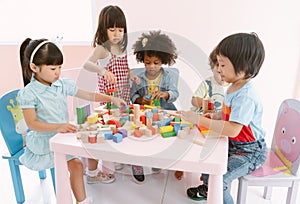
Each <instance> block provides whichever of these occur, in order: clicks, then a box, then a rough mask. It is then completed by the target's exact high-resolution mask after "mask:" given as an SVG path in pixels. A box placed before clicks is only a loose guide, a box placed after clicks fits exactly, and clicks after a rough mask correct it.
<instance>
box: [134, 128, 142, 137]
mask: <svg viewBox="0 0 300 204" xmlns="http://www.w3.org/2000/svg"><path fill="white" fill-rule="evenodd" d="M133 136H135V137H142V133H141V131H139V129H138V128H136V129H135V130H134V132H133Z"/></svg>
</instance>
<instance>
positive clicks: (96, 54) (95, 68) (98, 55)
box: [83, 46, 117, 84]
mask: <svg viewBox="0 0 300 204" xmlns="http://www.w3.org/2000/svg"><path fill="white" fill-rule="evenodd" d="M107 56H108V51H107V50H106V49H105V48H104V47H103V46H97V47H95V49H94V50H93V52H92V54H91V56H90V57H89V58H88V60H87V61H86V62H85V63H84V64H83V68H84V69H86V70H88V71H90V72H97V73H99V74H100V75H102V76H104V79H105V80H107V81H108V83H111V84H115V83H116V80H117V79H116V77H115V75H114V74H113V73H112V72H109V71H107V70H106V69H105V68H104V67H100V66H99V65H97V64H96V62H97V60H98V59H103V58H105V57H107Z"/></svg>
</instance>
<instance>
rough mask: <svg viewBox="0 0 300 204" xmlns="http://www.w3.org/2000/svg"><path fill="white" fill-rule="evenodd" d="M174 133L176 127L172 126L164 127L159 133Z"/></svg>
mask: <svg viewBox="0 0 300 204" xmlns="http://www.w3.org/2000/svg"><path fill="white" fill-rule="evenodd" d="M173 131H174V127H173V126H171V125H168V126H162V127H160V128H159V132H160V134H162V133H164V132H173Z"/></svg>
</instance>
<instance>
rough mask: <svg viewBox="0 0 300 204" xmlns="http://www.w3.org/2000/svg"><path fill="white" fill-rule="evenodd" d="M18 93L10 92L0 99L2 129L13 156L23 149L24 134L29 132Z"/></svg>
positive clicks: (0, 123) (0, 124)
mask: <svg viewBox="0 0 300 204" xmlns="http://www.w3.org/2000/svg"><path fill="white" fill-rule="evenodd" d="M18 92H19V90H14V91H10V92H8V93H6V94H4V95H3V96H1V98H0V129H1V134H2V136H3V138H4V141H5V143H6V145H7V148H8V151H9V152H10V154H11V155H14V154H15V153H17V152H18V151H20V150H21V149H22V148H23V146H24V144H23V141H24V140H23V137H22V134H23V135H25V134H26V132H27V131H28V127H27V125H26V123H25V119H24V117H23V113H22V109H21V106H20V104H19V100H18V96H17V95H18Z"/></svg>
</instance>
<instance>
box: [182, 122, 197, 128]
mask: <svg viewBox="0 0 300 204" xmlns="http://www.w3.org/2000/svg"><path fill="white" fill-rule="evenodd" d="M180 124H185V125H189V126H190V128H193V127H194V124H193V123H189V122H185V121H182V122H180Z"/></svg>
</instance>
